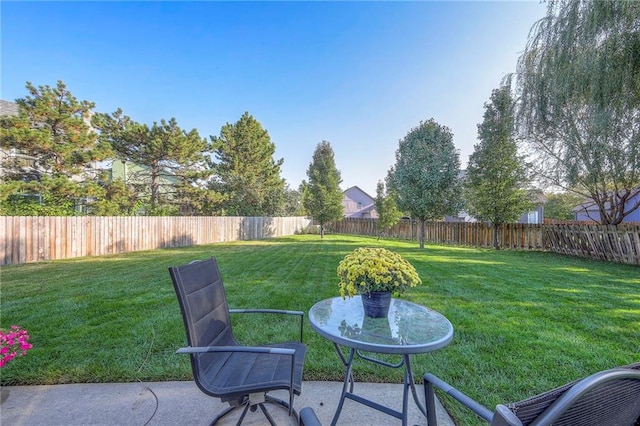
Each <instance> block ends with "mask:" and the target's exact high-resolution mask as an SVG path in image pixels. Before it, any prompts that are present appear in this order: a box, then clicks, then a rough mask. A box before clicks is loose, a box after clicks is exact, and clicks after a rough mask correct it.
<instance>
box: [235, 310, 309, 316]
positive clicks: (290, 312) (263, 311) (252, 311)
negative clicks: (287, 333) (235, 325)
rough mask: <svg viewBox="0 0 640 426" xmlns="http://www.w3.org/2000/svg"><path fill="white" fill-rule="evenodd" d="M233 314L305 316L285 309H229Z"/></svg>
mask: <svg viewBox="0 0 640 426" xmlns="http://www.w3.org/2000/svg"><path fill="white" fill-rule="evenodd" d="M229 313H231V314H285V315H300V316H303V315H304V312H302V311H287V310H283V309H229Z"/></svg>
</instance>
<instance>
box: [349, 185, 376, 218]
mask: <svg viewBox="0 0 640 426" xmlns="http://www.w3.org/2000/svg"><path fill="white" fill-rule="evenodd" d="M342 194H343V195H342V206H343V207H344V217H358V218H374V219H377V218H378V212H377V211H376V204H375V199H374V198H373V197H372V196H370V195H369V194H367V193H366V192H364V191H363V190H362V189H360V188H359V187H357V186H352V187H351V188H349V189H347V190H345V191H344V192H343V193H342Z"/></svg>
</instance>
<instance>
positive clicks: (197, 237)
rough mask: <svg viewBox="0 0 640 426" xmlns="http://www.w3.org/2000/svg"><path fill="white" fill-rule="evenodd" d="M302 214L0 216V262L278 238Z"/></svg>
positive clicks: (298, 225)
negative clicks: (234, 215)
mask: <svg viewBox="0 0 640 426" xmlns="http://www.w3.org/2000/svg"><path fill="white" fill-rule="evenodd" d="M310 223H311V220H310V219H308V218H304V217H210V216H180V217H150V216H127V217H122V216H109V217H99V216H66V217H55V216H0V238H2V241H0V265H12V264H13V265H15V264H20V263H28V262H37V261H43V260H55V259H67V258H71V257H81V256H100V255H103V254H113V253H126V252H131V251H138V250H152V249H157V248H166V247H185V246H193V245H200V244H211V243H218V242H226V241H237V240H256V239H262V238H268V237H280V236H284V235H292V234H295V233H296V232H300V231H301V230H303V229H304V228H306V227H307V226H308V225H309V224H310Z"/></svg>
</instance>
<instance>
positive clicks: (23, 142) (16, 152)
mask: <svg viewBox="0 0 640 426" xmlns="http://www.w3.org/2000/svg"><path fill="white" fill-rule="evenodd" d="M26 88H27V91H28V92H29V95H27V96H26V97H25V98H21V99H17V100H16V103H17V104H18V115H17V116H3V117H0V147H1V148H2V149H3V150H4V151H5V152H6V153H8V154H9V155H7V157H6V158H5V161H4V163H3V169H4V176H3V183H2V189H1V190H0V194H1V195H0V197H1V198H0V201H2V210H3V213H4V214H36V215H73V214H75V213H76V212H75V207H76V206H77V205H78V203H79V202H80V200H87V199H89V198H96V197H97V198H101V197H102V196H104V193H105V192H104V188H103V187H101V186H100V185H99V184H98V174H99V171H98V170H97V168H96V163H97V162H98V161H100V160H103V159H105V158H107V156H108V155H109V154H110V147H109V145H108V144H103V143H101V142H100V141H98V139H97V135H96V133H95V132H93V131H92V130H91V128H90V126H89V119H90V117H91V115H92V114H93V108H94V104H93V102H89V101H78V100H77V99H76V97H75V96H73V94H72V93H71V92H70V91H69V90H68V89H67V86H66V85H65V84H64V82H62V81H58V83H57V85H56V86H55V87H50V86H47V85H45V86H39V87H35V86H34V85H33V84H31V83H30V82H27V83H26Z"/></svg>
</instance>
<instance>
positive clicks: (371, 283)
mask: <svg viewBox="0 0 640 426" xmlns="http://www.w3.org/2000/svg"><path fill="white" fill-rule="evenodd" d="M337 272H338V277H340V283H339V286H340V295H341V296H342V298H343V299H344V298H346V297H347V296H348V297H352V296H355V295H356V294H360V295H361V296H362V304H363V307H364V310H365V314H366V315H367V316H371V317H374V318H376V317H383V316H384V317H386V316H387V314H388V312H389V304H390V302H391V296H392V295H400V294H402V293H404V291H405V290H406V289H407V288H409V287H415V286H416V285H418V284H420V283H422V280H420V277H419V276H418V273H417V272H416V269H415V268H414V267H413V265H411V264H410V263H409V262H407V261H406V260H405V259H403V258H402V257H401V256H400V255H399V254H398V253H395V252H392V251H390V250H387V249H384V248H371V247H361V248H357V249H355V250H354V251H353V252H351V253H349V254H348V255H346V256H345V257H344V259H342V261H340V263H339V264H338V270H337Z"/></svg>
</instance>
